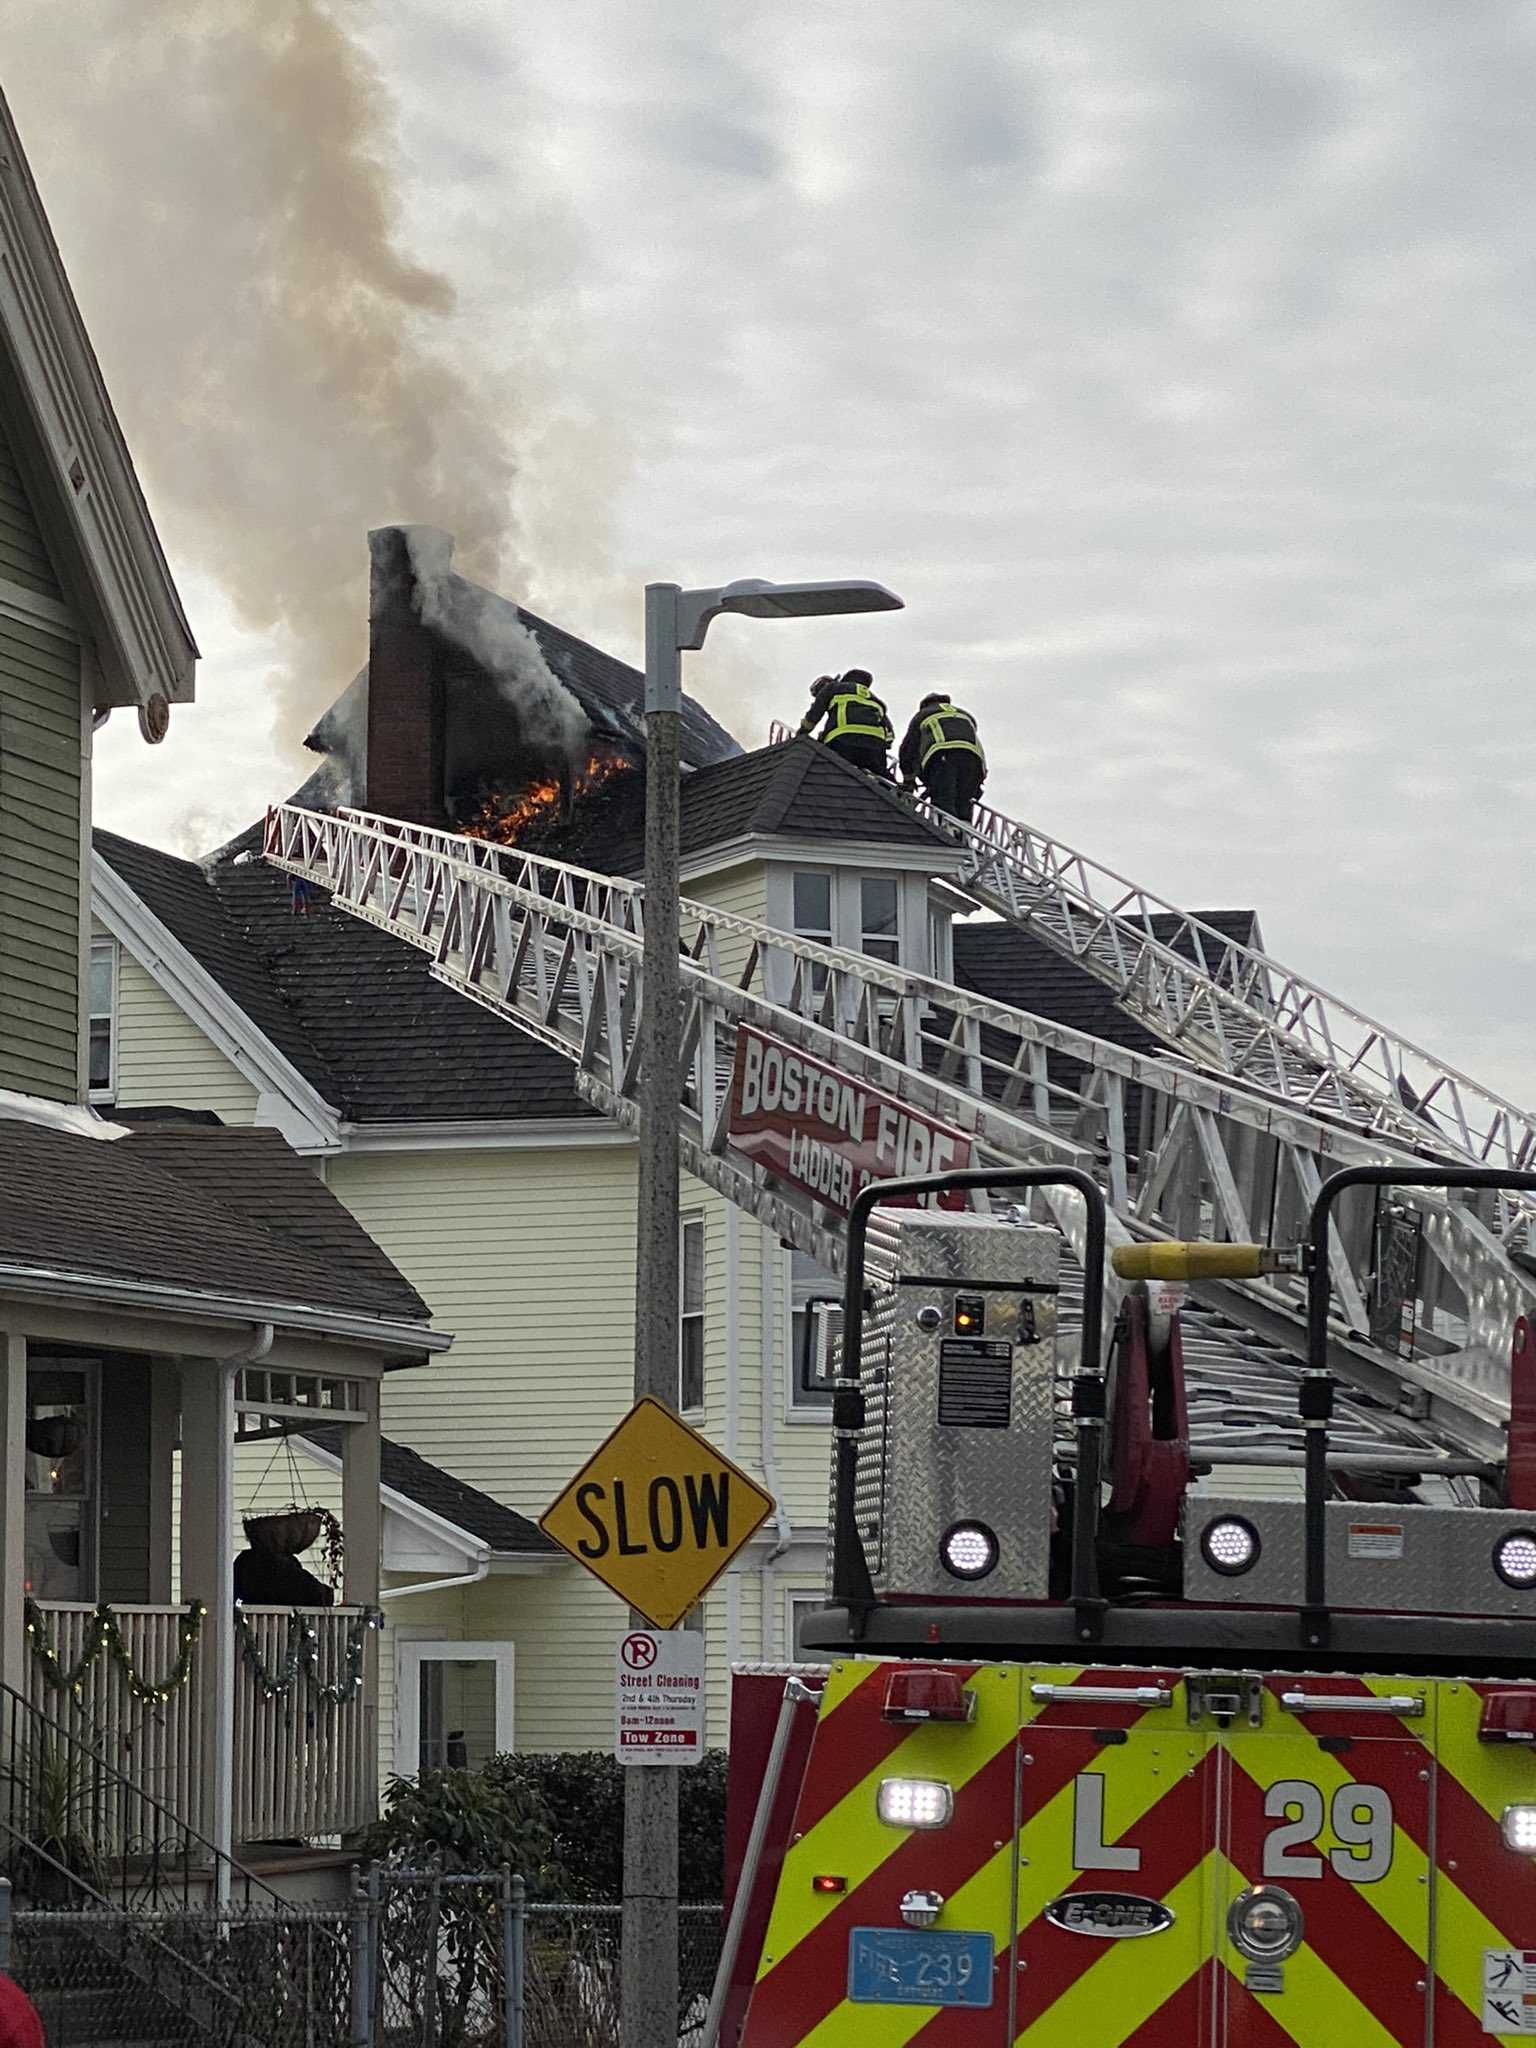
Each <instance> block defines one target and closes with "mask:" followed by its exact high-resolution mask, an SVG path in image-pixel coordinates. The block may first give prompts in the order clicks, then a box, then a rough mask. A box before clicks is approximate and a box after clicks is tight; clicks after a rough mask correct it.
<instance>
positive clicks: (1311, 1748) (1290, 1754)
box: [1228, 1727, 1429, 1957]
mask: <svg viewBox="0 0 1536 2048" xmlns="http://www.w3.org/2000/svg"><path fill="white" fill-rule="evenodd" d="M1367 1746H1368V1745H1362V1747H1367ZM1228 1749H1229V1753H1230V1755H1231V1759H1232V1763H1233V1766H1234V1768H1235V1769H1239V1770H1241V1771H1242V1772H1243V1773H1244V1775H1245V1776H1246V1777H1249V1778H1251V1779H1252V1780H1253V1782H1254V1784H1256V1785H1259V1786H1262V1787H1263V1789H1264V1790H1265V1791H1268V1789H1269V1787H1270V1786H1271V1785H1273V1784H1275V1783H1277V1782H1278V1781H1279V1780H1280V1779H1281V1778H1306V1779H1310V1780H1311V1782H1312V1783H1313V1784H1314V1785H1316V1786H1317V1787H1318V1788H1319V1790H1320V1791H1321V1792H1322V1794H1323V1806H1324V1815H1325V1818H1324V1822H1323V1827H1322V1832H1321V1833H1320V1834H1319V1835H1318V1836H1317V1839H1316V1842H1315V1844H1308V1845H1307V1847H1308V1848H1309V1849H1313V1850H1314V1851H1315V1853H1316V1854H1317V1855H1319V1856H1321V1857H1323V1858H1325V1859H1326V1857H1327V1855H1328V1852H1329V1850H1330V1849H1338V1848H1345V1849H1347V1848H1348V1846H1349V1845H1348V1844H1347V1843H1341V1842H1340V1840H1339V1837H1338V1836H1337V1835H1336V1834H1335V1833H1334V1831H1333V1820H1332V1814H1333V1794H1334V1793H1335V1792H1336V1791H1337V1790H1338V1788H1339V1787H1340V1786H1341V1785H1352V1784H1353V1783H1354V1782H1355V1779H1354V1774H1353V1773H1352V1772H1351V1771H1349V1770H1347V1769H1346V1768H1345V1767H1344V1765H1343V1764H1341V1763H1340V1762H1339V1760H1338V1759H1337V1758H1336V1757H1333V1756H1330V1755H1329V1754H1328V1752H1327V1751H1326V1750H1322V1749H1319V1748H1318V1746H1317V1744H1316V1742H1315V1741H1314V1739H1313V1738H1312V1737H1311V1736H1310V1735H1308V1734H1307V1733H1306V1731H1305V1730H1304V1729H1302V1728H1300V1727H1298V1729H1297V1731H1296V1735H1295V1737H1294V1738H1293V1739H1290V1740H1287V1739H1286V1738H1285V1737H1283V1736H1273V1735H1255V1736H1253V1737H1252V1738H1251V1739H1250V1740H1244V1739H1243V1737H1241V1736H1238V1737H1235V1738H1232V1739H1231V1740H1230V1741H1229V1744H1228ZM1424 1811H1425V1813H1426V1814H1427V1813H1428V1811H1429V1787H1428V1786H1427V1785H1426V1786H1425V1788H1424ZM1276 1825H1277V1826H1278V1825H1279V1823H1278V1822H1277V1823H1276ZM1428 1867H1429V1861H1428V1858H1427V1857H1426V1856H1425V1854H1424V1851H1423V1850H1422V1849H1421V1848H1420V1847H1419V1845H1418V1843H1417V1842H1416V1841H1415V1840H1414V1839H1413V1837H1412V1835H1410V1834H1408V1833H1407V1832H1406V1831H1405V1830H1404V1829H1403V1828H1401V1827H1398V1826H1395V1825H1394V1827H1393V1829H1392V1867H1391V1869H1390V1870H1388V1871H1387V1873H1386V1875H1385V1876H1384V1877H1381V1878H1378V1879H1377V1880H1376V1882H1375V1883H1374V1884H1361V1885H1356V1886H1355V1890H1356V1891H1357V1892H1358V1893H1359V1895H1360V1897H1361V1898H1362V1899H1364V1900H1365V1902H1366V1904H1367V1905H1369V1906H1371V1907H1373V1908H1374V1909H1375V1911H1376V1912H1377V1913H1379V1914H1380V1916H1381V1918H1382V1919H1383V1920H1385V1921H1386V1923H1387V1925H1388V1926H1389V1927H1390V1928H1391V1929H1392V1931H1393V1933H1394V1934H1396V1935H1397V1936H1398V1938H1399V1939H1400V1940H1401V1941H1403V1942H1404V1943H1405V1944H1406V1945H1407V1946H1408V1947H1409V1948H1410V1949H1412V1951H1413V1953H1414V1954H1415V1955H1416V1956H1420V1957H1425V1956H1427V1955H1428V1954H1429V1891H1428V1887H1427V1886H1426V1885H1425V1884H1424V1883H1422V1882H1421V1880H1422V1879H1423V1877H1424V1875H1425V1873H1426V1871H1427V1870H1428ZM1260 1875H1261V1873H1259V1872H1255V1878H1256V1879H1257V1878H1258V1877H1259V1876H1260ZM1243 1882H1244V1883H1246V1879H1245V1880H1244V1881H1243ZM1242 1888H1243V1885H1242V1884H1239V1886H1238V1890H1239V1891H1241V1890H1242ZM1302 1904H1303V1906H1305V1904H1306V1899H1305V1893H1304V1889H1303V1894H1302Z"/></svg>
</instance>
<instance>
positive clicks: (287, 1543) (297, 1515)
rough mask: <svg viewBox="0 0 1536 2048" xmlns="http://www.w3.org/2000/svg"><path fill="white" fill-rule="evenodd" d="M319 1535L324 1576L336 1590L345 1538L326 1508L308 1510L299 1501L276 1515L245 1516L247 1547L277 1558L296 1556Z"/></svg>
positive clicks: (315, 1540)
mask: <svg viewBox="0 0 1536 2048" xmlns="http://www.w3.org/2000/svg"><path fill="white" fill-rule="evenodd" d="M322 1536H323V1537H324V1538H325V1551H324V1556H323V1564H324V1570H325V1575H326V1577H327V1578H328V1579H329V1580H330V1582H331V1584H332V1586H334V1587H338V1588H339V1587H340V1585H341V1570H342V1561H343V1559H344V1557H345V1555H346V1538H345V1537H344V1536H343V1535H342V1531H341V1524H340V1522H338V1521H337V1519H336V1517H335V1516H334V1515H333V1514H332V1513H331V1511H330V1509H329V1508H317V1507H309V1506H306V1505H305V1504H304V1503H303V1502H302V1501H290V1502H289V1503H288V1505H287V1507H285V1508H282V1509H280V1510H279V1511H278V1513H276V1514H272V1515H247V1516H246V1517H245V1539H246V1541H247V1542H248V1543H249V1544H250V1546H251V1548H252V1549H253V1550H265V1551H269V1552H271V1553H272V1554H273V1555H274V1556H277V1557H297V1556H298V1555H299V1554H300V1552H301V1551H305V1550H308V1549H309V1548H310V1546H311V1545H312V1544H315V1543H318V1542H319V1541H320V1539H321V1537H322Z"/></svg>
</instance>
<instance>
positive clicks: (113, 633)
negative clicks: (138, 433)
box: [0, 94, 197, 709]
mask: <svg viewBox="0 0 1536 2048" xmlns="http://www.w3.org/2000/svg"><path fill="white" fill-rule="evenodd" d="M0 359H3V360H0V368H4V369H5V370H7V371H9V373H10V374H9V376H8V377H7V379H6V382H7V385H8V386H9V387H10V390H11V392H12V393H13V394H14V399H15V401H16V402H17V412H16V414H15V417H14V420H13V423H12V424H13V432H14V434H15V436H16V438H17V444H18V445H17V446H16V449H15V453H16V456H17V458H18V460H19V462H20V464H21V466H22V469H23V471H24V473H25V474H26V476H27V478H28V482H29V486H30V495H31V496H32V498H33V501H34V505H35V509H36V510H37V512H38V515H39V517H40V518H41V519H42V520H43V522H44V524H45V526H46V527H47V529H48V532H49V535H50V539H51V540H52V541H53V544H54V545H53V547H52V549H51V550H50V552H51V553H53V554H55V555H57V556H58V558H59V560H58V566H59V567H60V568H61V569H65V570H66V571H68V572H70V581H71V582H72V584H74V585H75V586H76V588H75V595H76V597H77V599H78V601H80V602H81V603H83V604H85V605H86V606H87V607H88V611H89V615H90V616H89V624H90V627H91V630H92V632H93V635H94V638H95V642H96V653H97V664H98V669H99V672H100V673H99V677H98V688H97V701H98V702H99V703H101V704H134V703H137V704H138V705H139V706H140V707H141V709H142V708H143V707H145V706H147V705H149V704H151V703H152V701H153V700H155V699H157V698H158V699H161V700H163V702H164V703H173V704H174V703H186V702H189V701H190V699H191V697H192V693H193V668H194V665H195V663H196V660H197V647H196V645H195V643H194V641H193V639H192V634H191V631H190V629H189V627H188V625H187V620H186V615H185V613H184V612H183V610H182V607H181V600H180V598H179V596H178V595H177V592H176V586H175V584H174V583H173V582H172V580H171V573H170V569H169V568H168V566H167V564H166V560H165V555H164V552H163V551H162V549H161V546H160V541H159V536H158V535H157V534H156V532H155V529H154V525H153V522H152V521H151V519H150V516H149V511H148V508H147V506H146V505H145V502H144V495H143V492H142V491H141V490H140V488H139V482H138V478H137V476H136V475H135V473H134V467H133V461H132V458H131V456H130V455H129V453H128V446H127V443H126V441H125V440H124V438H123V433H122V429H121V427H120V426H119V425H118V422H117V416H116V414H115V413H114V411H113V409H112V401H111V398H110V397H109V395H108V392H107V387H106V383H105V380H104V379H103V377H102V374H101V368H100V365H99V364H98V363H97V360H96V355H95V351H94V350H93V349H92V347H91V342H90V337H89V335H88V334H87V333H86V330H85V322H84V321H83V320H82V318H81V317H80V309H79V307H78V305H77V304H76V303H75V297H74V293H73V292H72V291H71V289H70V285H69V279H68V277H67V276H66V275H65V271H64V265H63V262H62V260H61V258H60V255H59V251H58V245H57V244H56V243H55V241H54V239H53V233H52V230H51V229H50V227H49V225H48V217H47V215H46V214H45V213H44V211H43V204H42V200H41V198H40V197H39V196H38V191H37V186H36V184H35V183H34V181H33V178H32V173H31V170H30V168H29V166H28V164H27V159H26V155H25V153H24V152H23V150H22V146H21V138H20V136H19V135H18V133H17V131H16V126H15V123H14V121H13V120H12V118H11V111H10V108H9V106H8V105H7V104H6V101H5V97H4V95H3V94H0Z"/></svg>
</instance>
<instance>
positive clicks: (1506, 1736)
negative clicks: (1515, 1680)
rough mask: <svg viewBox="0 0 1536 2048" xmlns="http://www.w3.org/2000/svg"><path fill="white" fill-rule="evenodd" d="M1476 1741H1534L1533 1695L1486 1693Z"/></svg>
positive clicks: (1535, 1704) (1535, 1713) (1535, 1703)
mask: <svg viewBox="0 0 1536 2048" xmlns="http://www.w3.org/2000/svg"><path fill="white" fill-rule="evenodd" d="M1477 1739H1478V1741H1479V1742H1536V1694H1533V1693H1530V1692H1485V1693H1484V1694H1483V1711H1482V1714H1481V1716H1480V1718H1479V1720H1478V1724H1477Z"/></svg>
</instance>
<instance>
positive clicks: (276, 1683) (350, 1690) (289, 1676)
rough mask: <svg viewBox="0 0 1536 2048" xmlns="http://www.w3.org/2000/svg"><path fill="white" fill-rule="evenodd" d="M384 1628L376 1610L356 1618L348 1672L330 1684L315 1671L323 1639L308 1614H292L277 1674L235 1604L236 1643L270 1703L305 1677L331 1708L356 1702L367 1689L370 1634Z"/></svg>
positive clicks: (351, 1631) (349, 1637)
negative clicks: (318, 1646)
mask: <svg viewBox="0 0 1536 2048" xmlns="http://www.w3.org/2000/svg"><path fill="white" fill-rule="evenodd" d="M383 1626H384V1617H383V1615H382V1614H381V1613H380V1612H379V1610H378V1609H377V1608H376V1607H365V1608H364V1609H363V1610H362V1612H361V1613H360V1614H359V1615H357V1616H356V1617H355V1619H354V1620H353V1621H352V1623H351V1624H350V1626H349V1627H348V1629H347V1662H346V1670H345V1673H344V1675H343V1676H342V1677H341V1678H339V1679H336V1680H334V1681H329V1682H328V1681H327V1680H325V1679H322V1678H321V1676H320V1674H319V1672H318V1671H317V1670H316V1668H315V1645H316V1644H317V1643H318V1642H319V1640H320V1638H319V1636H318V1635H317V1634H316V1632H315V1629H314V1627H313V1626H312V1624H311V1622H310V1620H309V1618H308V1617H307V1616H306V1615H303V1614H299V1613H297V1612H295V1613H293V1614H290V1615H289V1617H288V1633H287V1642H286V1645H285V1647H284V1652H283V1665H282V1670H281V1671H280V1672H275V1671H273V1670H272V1669H271V1667H270V1666H269V1665H268V1664H267V1662H266V1660H265V1659H264V1658H263V1656H262V1654H261V1651H260V1649H259V1648H258V1647H257V1643H256V1635H255V1631H254V1630H253V1629H252V1627H251V1624H250V1623H249V1622H248V1621H247V1620H246V1618H245V1612H244V1610H243V1608H242V1607H241V1605H240V1602H239V1601H238V1600H237V1601H236V1602H235V1640H236V1641H237V1642H238V1643H239V1645H240V1654H241V1655H242V1656H243V1657H244V1658H245V1661H246V1663H247V1664H249V1665H250V1667H251V1670H252V1672H253V1673H254V1674H255V1678H256V1683H257V1684H258V1685H259V1686H260V1687H261V1691H262V1696H263V1698H265V1699H269V1700H280V1699H286V1698H287V1697H288V1695H289V1694H290V1693H291V1692H292V1691H293V1689H294V1687H295V1686H296V1685H297V1684H298V1682H299V1678H300V1676H301V1675H302V1676H303V1678H304V1680H305V1682H306V1683H307V1685H308V1687H309V1690H310V1692H311V1694H312V1695H313V1696H314V1698H316V1699H317V1700H320V1701H323V1702H324V1703H325V1704H326V1705H327V1706H332V1707H340V1706H344V1705H345V1704H346V1702H347V1701H348V1700H351V1699H355V1698H356V1697H357V1695H358V1694H359V1693H360V1692H361V1691H362V1689H363V1652H364V1645H365V1644H366V1643H367V1640H368V1631H369V1629H371V1628H382V1627H383Z"/></svg>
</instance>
